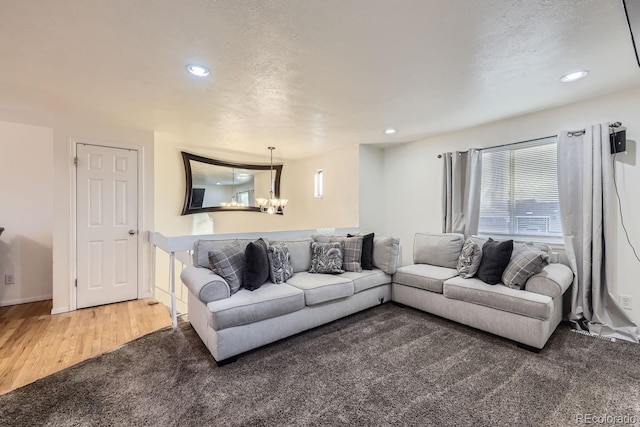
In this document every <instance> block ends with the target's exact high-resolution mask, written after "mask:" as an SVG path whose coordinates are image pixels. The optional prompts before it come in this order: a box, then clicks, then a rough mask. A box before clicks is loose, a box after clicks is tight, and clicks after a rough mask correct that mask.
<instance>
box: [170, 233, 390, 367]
mask: <svg viewBox="0 0 640 427" xmlns="http://www.w3.org/2000/svg"><path fill="white" fill-rule="evenodd" d="M234 240H235V241H238V242H239V243H240V245H241V247H242V248H245V247H246V246H247V245H248V244H249V242H251V241H253V239H232V240H228V239H226V240H201V241H198V242H197V243H196V245H195V247H194V252H193V265H192V266H189V267H186V268H185V269H184V270H183V271H182V273H181V279H182V281H183V283H184V284H185V285H186V286H187V288H188V289H189V295H188V309H189V321H190V323H191V325H192V326H193V328H194V329H195V330H196V332H197V333H198V335H199V336H200V338H201V339H202V341H203V342H204V343H205V345H206V346H207V348H208V349H209V351H210V352H211V354H212V355H213V357H214V358H215V360H216V361H217V362H218V363H220V362H223V361H227V360H229V359H231V360H232V359H233V358H234V356H237V355H238V354H241V353H244V352H246V351H248V350H251V349H254V348H257V347H260V346H263V345H265V344H268V343H271V342H274V341H277V340H280V339H282V338H285V337H288V336H291V335H294V334H297V333H299V332H302V331H305V330H308V329H311V328H314V327H316V326H320V325H322V324H325V323H328V322H331V321H333V320H336V319H339V318H341V317H344V316H347V315H350V314H353V313H356V312H358V311H361V310H364V309H366V308H369V307H373V306H375V305H377V304H381V303H384V302H387V301H390V299H391V282H392V275H393V274H394V273H395V272H396V268H397V262H398V253H399V240H398V239H397V238H393V237H380V236H376V237H375V239H374V243H373V264H374V267H375V268H374V269H373V270H363V271H362V272H345V273H342V274H312V273H309V271H308V270H309V269H310V265H311V243H312V241H313V239H312V238H311V237H310V238H305V239H289V240H287V239H282V240H279V241H283V242H285V243H286V246H287V247H288V250H289V253H290V257H291V264H292V267H293V276H292V277H291V278H289V279H288V280H286V282H285V283H282V284H274V283H272V282H270V281H269V282H267V283H265V284H264V285H262V286H260V287H259V288H258V289H256V290H254V291H250V290H247V289H240V290H239V291H238V292H236V293H234V294H231V292H230V288H229V285H228V284H227V282H226V281H225V280H224V279H222V277H220V276H218V275H216V274H214V273H213V272H212V270H210V269H209V258H208V253H209V251H211V250H214V249H219V248H222V247H224V246H226V245H228V244H229V243H230V242H232V241H234ZM272 240H274V239H273V238H272Z"/></svg>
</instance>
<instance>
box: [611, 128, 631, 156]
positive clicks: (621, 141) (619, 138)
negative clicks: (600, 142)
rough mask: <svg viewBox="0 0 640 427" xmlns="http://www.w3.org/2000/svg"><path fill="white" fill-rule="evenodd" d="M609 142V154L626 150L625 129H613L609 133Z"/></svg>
mask: <svg viewBox="0 0 640 427" xmlns="http://www.w3.org/2000/svg"><path fill="white" fill-rule="evenodd" d="M609 142H610V143H611V154H615V153H621V152H623V151H627V131H626V129H620V130H615V131H614V132H612V133H610V134H609Z"/></svg>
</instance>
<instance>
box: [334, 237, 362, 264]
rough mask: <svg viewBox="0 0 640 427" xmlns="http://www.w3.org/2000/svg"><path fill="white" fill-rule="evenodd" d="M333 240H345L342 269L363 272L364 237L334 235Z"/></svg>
mask: <svg viewBox="0 0 640 427" xmlns="http://www.w3.org/2000/svg"><path fill="white" fill-rule="evenodd" d="M331 242H332V243H335V242H344V252H343V253H342V269H343V270H344V271H355V272H356V273H362V237H360V236H354V237H332V238H331Z"/></svg>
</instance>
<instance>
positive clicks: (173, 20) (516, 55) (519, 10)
mask: <svg viewBox="0 0 640 427" xmlns="http://www.w3.org/2000/svg"><path fill="white" fill-rule="evenodd" d="M0 59H1V61H2V66H0V106H2V105H15V104H16V103H24V104H25V105H28V106H29V107H30V108H39V109H42V110H45V111H50V112H53V113H54V114H61V113H64V112H65V111H71V110H73V111H84V112H85V113H86V114H90V113H89V112H91V114H94V115H95V114H99V115H104V116H106V117H107V118H108V119H109V120H110V121H112V122H113V123H115V124H118V125H123V126H128V127H135V128H142V129H148V130H154V131H158V132H162V133H164V134H167V135H169V136H170V137H171V139H174V140H178V141H183V142H184V144H187V145H201V146H206V147H216V148H223V149H228V150H235V151H242V152H252V153H264V154H265V157H266V156H267V155H268V151H267V150H266V147H267V146H268V145H275V146H276V147H277V148H278V152H277V154H278V156H279V157H284V158H295V157H304V156H307V155H310V154H313V153H317V152H321V151H326V150H329V149H331V148H335V147H339V146H343V145H350V144H357V143H395V142H403V141H410V140H415V139H418V138H420V137H424V136H428V135H434V134H437V133H442V132H446V131H451V130H454V129H459V128H463V127H468V126H472V125H476V124H479V123H483V122H488V121H492V120H496V119H500V118H505V117H510V116H514V115H518V114H522V113H525V112H529V111H535V110H540V109H544V108H547V107H551V106H556V105H561V104H565V103H569V102H573V101H577V100H581V99H586V98H590V97H593V96H598V95H601V94H604V93H608V92H612V91H616V90H621V89H625V88H629V87H632V86H638V85H640V68H638V65H637V64H636V62H635V57H634V52H633V47H632V45H631V40H630V37H629V33H628V29H627V26H626V21H625V18H624V13H623V10H622V6H621V3H620V2H619V1H613V0H610V1H602V0H581V1H576V0H553V1H551V0H549V1H543V0H540V1H531V0H521V1H517V0H511V1H506V0H505V1H495V0H494V1H491V0H484V1H477V0H467V1H464V0H448V1H435V0H432V1H427V0H394V1H391V0H284V1H260V0H254V1H243V0H227V1H213V0H181V1H175V0H154V1H139V0H101V1H99V0H93V1H86V0H65V1H50V0H29V1H12V0H0ZM192 61H196V62H201V63H203V64H206V65H207V66H209V67H210V68H211V76H210V77H209V78H207V79H198V78H195V77H192V76H190V75H188V74H187V73H186V71H185V68H184V66H185V64H186V63H188V62H192ZM579 68H586V69H588V70H590V72H591V73H590V75H589V77H588V78H587V79H585V80H582V81H580V82H577V83H574V84H571V85H567V84H561V83H560V82H559V77H560V76H561V75H562V74H565V73H567V72H569V71H573V70H575V69H579ZM390 126H391V127H395V128H397V129H398V133H397V134H396V135H394V136H391V137H388V136H385V135H383V133H382V131H383V130H384V129H385V128H386V127H390Z"/></svg>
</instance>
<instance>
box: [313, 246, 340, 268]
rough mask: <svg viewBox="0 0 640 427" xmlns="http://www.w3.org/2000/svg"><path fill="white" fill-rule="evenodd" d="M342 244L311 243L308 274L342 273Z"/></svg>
mask: <svg viewBox="0 0 640 427" xmlns="http://www.w3.org/2000/svg"><path fill="white" fill-rule="evenodd" d="M343 251H344V242H333V243H318V242H313V243H311V268H310V269H309V273H330V274H339V273H344V270H343V269H342V252H343Z"/></svg>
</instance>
